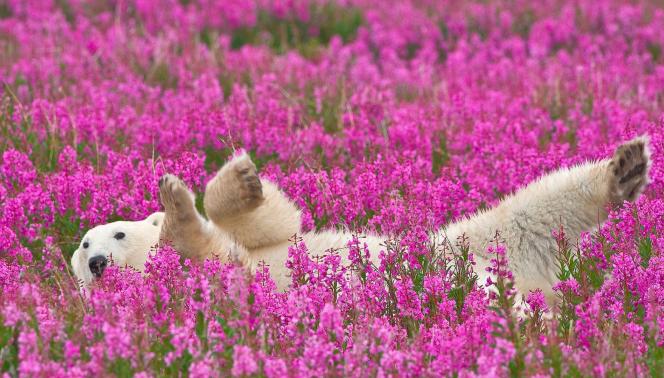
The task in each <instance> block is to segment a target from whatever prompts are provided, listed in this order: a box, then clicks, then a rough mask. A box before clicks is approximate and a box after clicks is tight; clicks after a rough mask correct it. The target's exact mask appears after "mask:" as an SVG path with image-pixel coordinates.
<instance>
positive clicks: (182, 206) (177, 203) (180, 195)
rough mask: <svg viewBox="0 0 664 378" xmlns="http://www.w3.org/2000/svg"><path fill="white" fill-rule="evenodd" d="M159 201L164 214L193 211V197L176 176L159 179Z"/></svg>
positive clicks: (164, 176)
mask: <svg viewBox="0 0 664 378" xmlns="http://www.w3.org/2000/svg"><path fill="white" fill-rule="evenodd" d="M159 199H160V200H161V204H162V206H164V209H165V210H166V212H167V213H168V212H172V211H178V212H183V211H184V212H187V211H188V210H189V209H194V195H193V193H192V192H191V191H190V190H189V188H187V186H186V184H185V183H184V182H183V181H182V180H181V179H180V178H178V177H177V176H174V175H171V174H165V175H163V176H162V177H161V178H160V179H159Z"/></svg>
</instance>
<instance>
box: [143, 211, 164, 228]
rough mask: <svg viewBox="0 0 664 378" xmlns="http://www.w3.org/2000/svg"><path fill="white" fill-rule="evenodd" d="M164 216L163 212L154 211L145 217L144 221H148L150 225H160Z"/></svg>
mask: <svg viewBox="0 0 664 378" xmlns="http://www.w3.org/2000/svg"><path fill="white" fill-rule="evenodd" d="M164 216H165V213H163V212H156V213H153V214H150V216H149V217H147V218H145V222H148V223H150V225H152V226H156V227H161V225H162V223H164Z"/></svg>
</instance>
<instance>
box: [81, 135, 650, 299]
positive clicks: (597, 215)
mask: <svg viewBox="0 0 664 378" xmlns="http://www.w3.org/2000/svg"><path fill="white" fill-rule="evenodd" d="M650 164H651V160H650V151H649V148H648V139H647V137H638V138H635V139H633V140H631V141H629V142H626V143H624V144H622V145H621V146H619V147H618V148H617V149H616V151H615V153H614V155H613V157H612V158H611V159H603V160H600V161H591V162H587V163H584V164H581V165H578V166H575V167H571V168H563V169H560V170H558V171H555V172H553V173H550V174H548V175H545V176H543V177H541V178H539V179H538V180H536V181H534V182H532V183H530V184H529V185H528V186H526V187H525V188H523V189H521V190H519V191H517V192H516V193H514V194H512V195H510V196H508V197H506V198H505V199H503V200H502V201H501V202H500V203H499V204H498V205H497V206H495V207H494V208H492V209H490V210H486V211H481V212H479V213H476V214H475V215H473V216H471V217H468V218H466V219H463V220H460V221H458V222H455V223H453V224H451V225H449V226H447V227H445V228H443V229H441V230H438V231H436V232H434V233H433V234H432V236H433V237H435V238H436V239H437V240H447V241H449V244H450V245H455V244H456V241H457V240H458V238H460V237H461V236H463V235H465V237H466V239H467V240H468V242H469V243H470V249H471V251H472V252H474V253H475V256H476V262H477V266H476V269H475V271H476V273H477V274H478V276H479V279H480V281H479V282H480V283H483V282H485V280H486V278H487V277H488V273H487V272H486V268H487V267H488V266H489V265H490V259H491V257H490V256H487V254H486V250H487V247H488V245H489V244H490V243H491V242H492V240H493V239H494V237H495V235H496V232H498V233H499V234H500V235H501V237H502V239H503V240H504V244H505V246H506V247H507V250H508V258H509V263H510V269H511V270H512V272H513V274H514V279H515V285H516V288H517V290H518V292H520V293H522V294H526V293H527V292H528V291H529V290H533V289H541V290H542V291H543V292H544V294H545V296H547V298H548V299H549V300H553V298H554V297H555V295H554V292H553V290H552V286H553V285H554V284H555V283H556V280H557V278H556V270H557V268H556V256H555V251H556V249H557V248H556V241H555V239H554V237H553V236H552V230H554V229H557V228H559V227H560V226H562V227H563V229H564V230H565V233H566V235H567V236H568V237H569V238H570V239H572V240H574V239H577V238H578V237H579V235H580V234H581V233H582V232H583V231H591V230H592V229H594V228H596V227H597V226H598V225H599V224H600V223H601V222H603V221H604V220H606V218H607V216H608V214H607V207H608V206H609V205H611V204H613V205H619V204H621V203H623V202H624V201H633V200H635V199H636V198H638V196H639V195H640V193H641V192H642V191H643V189H644V188H645V186H646V185H647V183H648V171H649V168H650ZM159 194H160V200H161V203H162V205H163V207H164V213H155V214H152V215H150V216H149V217H148V218H147V219H146V220H143V221H138V222H115V223H110V224H106V225H101V226H97V227H95V228H93V229H92V230H90V231H89V232H88V233H87V234H86V235H85V236H84V237H83V239H82V241H81V245H80V246H79V248H78V249H77V250H76V252H75V253H74V256H73V257H72V267H73V270H74V273H75V274H76V276H77V277H78V278H79V279H80V280H81V281H82V282H83V283H84V284H89V283H90V282H91V281H92V280H93V279H94V277H100V276H101V275H102V273H103V270H104V268H105V267H106V265H107V264H108V259H109V258H112V260H113V262H114V263H115V264H119V265H121V266H124V265H127V266H131V267H133V268H135V269H138V270H141V271H142V270H143V265H144V263H145V261H146V259H147V256H148V254H149V251H150V247H151V246H154V245H156V244H157V243H158V241H159V242H161V243H169V244H171V245H172V246H173V247H174V248H175V249H176V250H177V251H178V252H179V253H180V254H181V255H182V256H183V257H185V258H190V259H192V260H203V259H206V258H210V257H215V258H218V259H221V260H222V261H224V262H237V263H239V264H241V265H242V266H243V267H244V268H246V269H247V270H248V271H249V272H254V271H255V270H256V268H257V267H258V266H259V264H260V263H261V262H264V263H266V264H267V265H268V266H269V267H270V274H271V276H272V278H273V280H274V281H275V283H276V285H277V288H278V289H279V290H286V289H287V288H288V286H289V284H290V282H291V280H290V277H289V271H288V269H287V268H286V264H285V263H286V260H287V258H288V247H289V246H291V245H292V243H293V242H292V237H293V235H295V234H297V235H298V236H300V237H301V238H302V241H303V242H304V243H305V244H306V245H307V248H308V250H309V252H310V253H311V254H312V255H321V254H323V253H324V252H325V251H327V250H329V249H333V248H338V249H342V248H344V247H346V246H347V243H348V242H349V241H350V240H351V239H352V238H353V234H351V233H349V232H343V231H324V232H306V233H303V232H301V229H300V211H299V210H298V208H297V207H296V206H295V204H293V202H291V201H290V200H289V199H288V198H287V197H286V196H285V194H284V193H283V192H282V191H281V190H280V189H279V188H278V187H277V185H275V184H274V183H272V182H269V181H265V180H263V181H261V179H260V178H259V177H258V173H257V171H256V166H255V165H254V163H253V162H252V161H251V159H250V157H249V156H248V155H247V154H241V155H239V156H237V157H235V158H233V159H231V160H230V161H229V162H227V163H226V164H225V165H224V166H223V167H222V168H221V169H220V170H219V171H218V172H217V174H216V176H215V177H214V178H213V179H212V180H211V181H210V182H209V183H208V184H207V187H206V190H205V197H204V208H205V212H206V215H207V219H206V218H205V217H203V216H202V215H201V214H200V213H199V212H198V211H197V210H196V208H195V206H194V194H193V193H192V191H191V190H190V189H189V188H187V186H186V185H185V184H184V183H183V182H182V180H180V179H178V178H177V177H176V176H174V175H170V174H167V175H164V176H163V177H162V178H161V179H160V180H159ZM386 239H387V238H386V237H385V236H383V235H367V236H366V238H364V239H363V242H365V243H366V244H367V245H368V248H369V250H370V251H371V260H372V262H373V263H376V264H378V263H379V260H378V256H379V253H378V252H379V251H380V250H381V249H384V243H385V241H386ZM342 262H343V263H344V264H348V263H349V261H348V258H347V256H344V255H343V254H342Z"/></svg>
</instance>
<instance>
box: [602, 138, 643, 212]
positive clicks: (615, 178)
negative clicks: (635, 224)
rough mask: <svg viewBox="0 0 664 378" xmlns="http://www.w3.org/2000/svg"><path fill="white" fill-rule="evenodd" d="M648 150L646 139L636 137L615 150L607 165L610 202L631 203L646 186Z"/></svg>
mask: <svg viewBox="0 0 664 378" xmlns="http://www.w3.org/2000/svg"><path fill="white" fill-rule="evenodd" d="M650 164H651V162H650V150H649V148H648V138H647V137H637V138H634V139H632V140H630V141H629V142H626V143H624V144H622V145H620V146H619V147H618V149H616V152H615V154H614V155H613V158H612V159H611V162H610V163H609V175H610V180H611V182H610V184H609V188H610V195H611V202H613V203H616V204H620V203H622V202H623V201H633V200H634V199H636V198H637V197H638V196H639V194H641V192H642V191H643V189H644V188H645V186H646V185H647V184H648V170H649V169H650Z"/></svg>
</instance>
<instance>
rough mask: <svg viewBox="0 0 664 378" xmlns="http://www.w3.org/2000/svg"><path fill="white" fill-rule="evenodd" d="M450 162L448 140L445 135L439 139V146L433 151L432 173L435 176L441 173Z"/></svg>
mask: <svg viewBox="0 0 664 378" xmlns="http://www.w3.org/2000/svg"><path fill="white" fill-rule="evenodd" d="M449 160H450V154H449V152H448V150H447V138H446V136H445V135H444V134H441V135H440V136H439V137H438V145H437V146H434V148H433V150H432V151H431V171H432V172H433V174H434V175H438V174H439V173H440V168H442V167H443V166H444V165H445V164H447V162H448V161H449Z"/></svg>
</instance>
